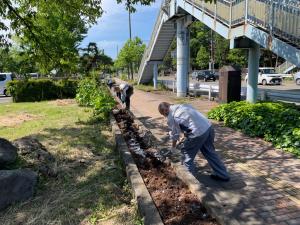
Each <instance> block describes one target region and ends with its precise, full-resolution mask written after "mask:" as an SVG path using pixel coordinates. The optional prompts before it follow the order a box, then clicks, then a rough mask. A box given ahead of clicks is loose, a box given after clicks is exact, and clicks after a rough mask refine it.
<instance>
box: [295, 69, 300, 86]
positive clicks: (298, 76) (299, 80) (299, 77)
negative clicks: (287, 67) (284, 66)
mask: <svg viewBox="0 0 300 225" xmlns="http://www.w3.org/2000/svg"><path fill="white" fill-rule="evenodd" d="M294 80H295V82H296V84H297V85H300V71H299V72H298V73H296V74H295V75H294Z"/></svg>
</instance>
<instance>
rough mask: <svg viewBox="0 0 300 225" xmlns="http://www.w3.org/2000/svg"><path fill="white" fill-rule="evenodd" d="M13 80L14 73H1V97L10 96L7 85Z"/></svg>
mask: <svg viewBox="0 0 300 225" xmlns="http://www.w3.org/2000/svg"><path fill="white" fill-rule="evenodd" d="M13 79H14V75H13V74H12V73H0V95H6V96H8V94H7V89H6V84H7V82H9V81H11V80H13Z"/></svg>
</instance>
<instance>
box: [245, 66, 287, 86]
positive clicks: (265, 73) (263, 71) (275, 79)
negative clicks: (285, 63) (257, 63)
mask: <svg viewBox="0 0 300 225" xmlns="http://www.w3.org/2000/svg"><path fill="white" fill-rule="evenodd" d="M245 81H246V83H247V82H248V73H247V75H246V77H245ZM257 84H262V85H267V84H277V85H280V84H282V76H281V75H280V74H277V73H276V72H275V69H274V68H272V67H261V68H259V71H258V81H257Z"/></svg>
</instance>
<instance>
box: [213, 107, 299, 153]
mask: <svg viewBox="0 0 300 225" xmlns="http://www.w3.org/2000/svg"><path fill="white" fill-rule="evenodd" d="M208 117H209V118H210V119H215V120H218V121H224V123H225V125H226V126H229V127H232V128H235V129H239V130H242V131H243V132H244V133H245V134H248V135H250V136H257V137H262V138H264V139H265V140H267V141H270V142H272V143H273V144H274V145H275V146H276V147H279V148H283V149H285V150H287V151H289V152H292V153H293V154H295V155H297V156H300V107H298V106H296V105H294V104H287V103H280V102H278V103H277V102H276V103H274V102H261V103H256V104H250V103H247V102H244V101H242V102H231V103H229V104H224V105H220V106H219V107H217V108H215V109H213V110H211V111H210V112H209V113H208Z"/></svg>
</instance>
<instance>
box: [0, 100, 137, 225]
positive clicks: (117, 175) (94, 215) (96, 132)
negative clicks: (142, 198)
mask: <svg viewBox="0 0 300 225" xmlns="http://www.w3.org/2000/svg"><path fill="white" fill-rule="evenodd" d="M56 103H57V102H55V101H54V102H40V103H12V104H3V105H1V108H0V115H1V117H0V118H2V119H3V118H4V117H6V116H7V117H10V118H11V119H12V120H16V118H18V117H20V116H22V115H24V114H26V115H31V117H30V118H31V120H28V121H25V122H23V123H18V124H15V125H14V124H13V123H12V124H10V126H3V124H2V125H0V136H1V137H4V138H7V139H9V140H13V139H16V138H20V137H23V136H31V137H34V138H37V139H38V140H39V141H40V142H41V143H42V144H43V145H44V146H45V147H46V148H47V150H48V151H49V152H50V153H51V154H52V155H53V156H54V157H55V158H56V161H57V165H58V176H57V177H56V178H48V177H41V176H40V177H39V185H38V188H37V190H36V194H35V196H34V197H33V198H32V199H30V200H28V201H26V202H23V203H18V204H15V205H13V206H11V207H9V208H8V209H6V210H4V211H2V212H0V224H1V225H8V224H30V225H31V224H32V225H33V224H34V225H35V224H36V225H39V224H104V225H105V224H142V221H141V219H140V218H139V216H138V215H137V210H136V204H135V203H134V201H132V197H131V190H130V187H129V185H128V184H127V181H126V175H125V173H124V170H123V167H122V165H121V160H120V159H119V156H118V154H116V152H115V151H114V146H113V145H112V136H111V131H110V128H109V125H108V124H104V123H94V122H92V120H91V116H92V112H91V110H90V109H87V108H81V107H78V106H77V105H76V104H75V103H70V102H69V103H68V104H65V105H58V104H56ZM19 160H22V159H19ZM18 165H23V166H26V161H25V162H22V163H21V164H18Z"/></svg>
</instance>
